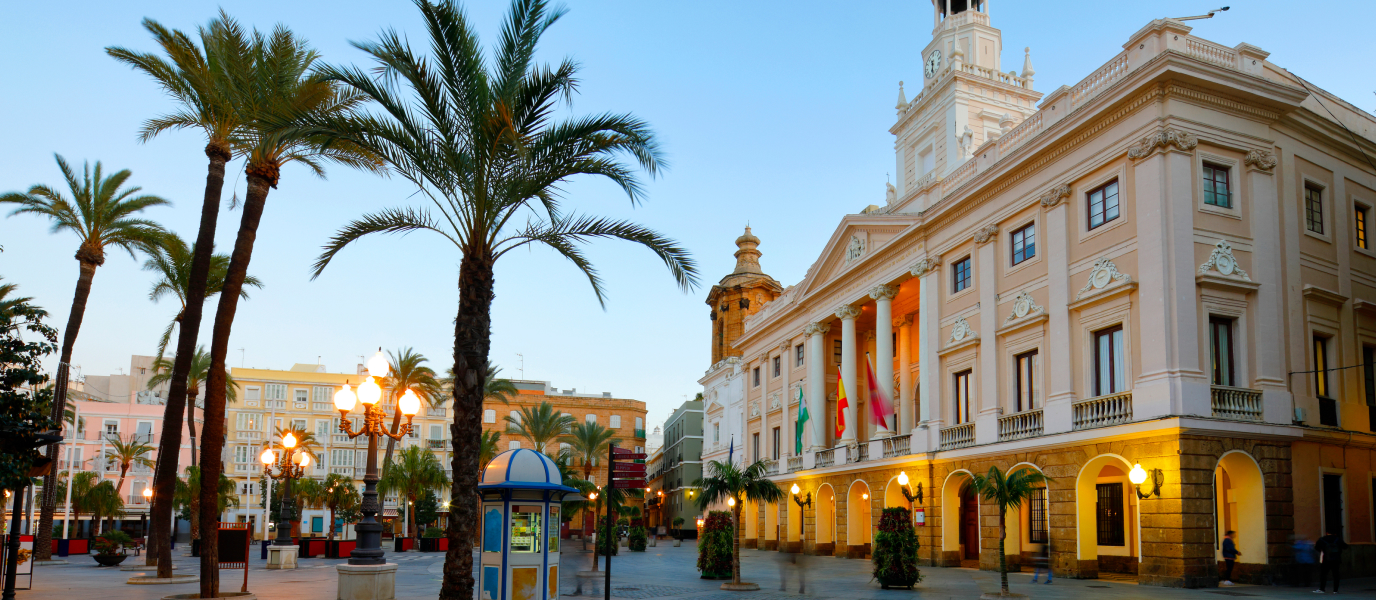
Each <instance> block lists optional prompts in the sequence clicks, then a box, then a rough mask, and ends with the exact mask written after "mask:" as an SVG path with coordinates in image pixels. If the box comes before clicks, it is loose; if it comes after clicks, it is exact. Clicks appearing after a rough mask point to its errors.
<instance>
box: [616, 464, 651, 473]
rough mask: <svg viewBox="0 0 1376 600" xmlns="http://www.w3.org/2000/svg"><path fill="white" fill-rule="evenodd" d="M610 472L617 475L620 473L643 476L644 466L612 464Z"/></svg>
mask: <svg viewBox="0 0 1376 600" xmlns="http://www.w3.org/2000/svg"><path fill="white" fill-rule="evenodd" d="M612 472H613V473H616V474H617V475H620V474H622V473H625V474H627V475H644V474H645V464H644V463H623V462H614V463H612Z"/></svg>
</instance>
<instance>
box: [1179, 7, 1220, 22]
mask: <svg viewBox="0 0 1376 600" xmlns="http://www.w3.org/2000/svg"><path fill="white" fill-rule="evenodd" d="M1228 8H1229V7H1227V6H1225V7H1223V8H1215V9H1213V10H1211V11H1209V14H1207V15H1199V16H1196V17H1179V18H1175V19H1171V20H1172V21H1193V20H1195V19H1212V18H1214V13H1221V12H1226V11H1227V10H1228Z"/></svg>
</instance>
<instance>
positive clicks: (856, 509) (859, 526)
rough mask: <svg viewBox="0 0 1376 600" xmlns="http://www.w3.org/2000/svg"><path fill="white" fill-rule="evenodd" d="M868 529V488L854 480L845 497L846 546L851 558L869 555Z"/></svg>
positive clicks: (860, 480) (865, 484) (861, 481)
mask: <svg viewBox="0 0 1376 600" xmlns="http://www.w3.org/2000/svg"><path fill="white" fill-rule="evenodd" d="M870 528H871V521H870V486H869V484H867V483H865V481H864V480H862V479H856V480H855V482H854V483H851V484H850V492H849V493H847V495H846V544H847V545H848V546H850V548H848V552H849V553H850V555H851V556H852V557H855V558H860V557H863V556H865V555H866V554H869V544H870Z"/></svg>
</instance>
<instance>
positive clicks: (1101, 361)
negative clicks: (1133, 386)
mask: <svg viewBox="0 0 1376 600" xmlns="http://www.w3.org/2000/svg"><path fill="white" fill-rule="evenodd" d="M1126 379H1127V378H1126V375H1125V373H1124V368H1123V326H1122V325H1115V326H1113V327H1110V328H1108V329H1102V330H1099V331H1096V332H1094V395H1095V396H1107V395H1109V394H1117V393H1118V392H1122V391H1126V389H1127V381H1126Z"/></svg>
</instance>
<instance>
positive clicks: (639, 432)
mask: <svg viewBox="0 0 1376 600" xmlns="http://www.w3.org/2000/svg"><path fill="white" fill-rule="evenodd" d="M635 438H636V439H641V440H643V439H645V430H644V429H637V430H635Z"/></svg>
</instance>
